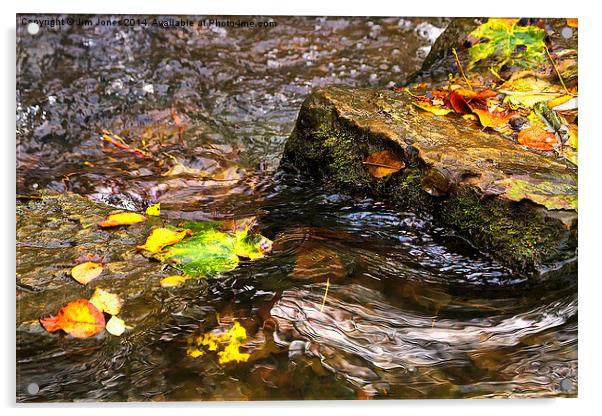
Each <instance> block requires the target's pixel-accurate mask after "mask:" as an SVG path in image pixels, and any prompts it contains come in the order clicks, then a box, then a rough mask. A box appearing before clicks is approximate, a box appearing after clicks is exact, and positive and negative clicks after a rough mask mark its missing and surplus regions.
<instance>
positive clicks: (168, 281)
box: [161, 275, 190, 287]
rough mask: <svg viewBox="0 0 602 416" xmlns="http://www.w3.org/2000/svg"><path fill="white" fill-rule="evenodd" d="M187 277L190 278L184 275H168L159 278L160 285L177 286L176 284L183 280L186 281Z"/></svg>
mask: <svg viewBox="0 0 602 416" xmlns="http://www.w3.org/2000/svg"><path fill="white" fill-rule="evenodd" d="M188 279H190V277H188V276H184V275H182V276H180V275H175V276H169V277H166V278H165V279H162V280H161V286H162V287H173V286H178V285H180V284H182V283H184V282H185V281H187V280H188Z"/></svg>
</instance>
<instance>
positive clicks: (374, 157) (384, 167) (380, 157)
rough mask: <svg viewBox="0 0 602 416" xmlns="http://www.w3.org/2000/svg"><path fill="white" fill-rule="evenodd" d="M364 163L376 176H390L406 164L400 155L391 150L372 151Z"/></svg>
mask: <svg viewBox="0 0 602 416" xmlns="http://www.w3.org/2000/svg"><path fill="white" fill-rule="evenodd" d="M363 164H364V165H365V166H366V168H367V169H368V172H370V174H371V175H372V176H374V177H375V178H382V177H384V176H389V175H391V174H393V173H395V172H399V171H400V170H401V169H403V168H405V166H406V164H405V163H404V161H403V160H402V159H401V158H400V157H399V156H397V155H396V154H395V153H393V152H391V151H389V150H383V151H382V152H376V153H372V154H371V155H370V156H368V158H367V159H366V160H365V161H364V162H363Z"/></svg>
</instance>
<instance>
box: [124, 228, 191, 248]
mask: <svg viewBox="0 0 602 416" xmlns="http://www.w3.org/2000/svg"><path fill="white" fill-rule="evenodd" d="M187 234H190V230H175V231H174V230H170V229H169V228H156V229H154V230H153V232H152V233H151V235H150V236H149V237H148V238H147V239H146V242H145V243H144V244H143V245H140V246H136V248H138V249H139V250H145V251H148V252H149V253H151V254H155V253H158V252H159V251H161V250H163V248H165V247H167V246H169V245H172V244H176V243H177V242H179V241H181V240H182V239H183V238H184V237H186V235H187Z"/></svg>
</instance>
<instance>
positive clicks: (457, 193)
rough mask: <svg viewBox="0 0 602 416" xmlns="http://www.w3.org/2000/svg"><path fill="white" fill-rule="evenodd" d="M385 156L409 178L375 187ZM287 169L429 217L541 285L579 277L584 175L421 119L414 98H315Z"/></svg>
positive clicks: (337, 92) (493, 138) (451, 123)
mask: <svg viewBox="0 0 602 416" xmlns="http://www.w3.org/2000/svg"><path fill="white" fill-rule="evenodd" d="M385 150H387V151H389V152H392V153H393V154H395V155H397V157H398V158H399V159H401V160H403V162H404V164H405V168H403V169H401V170H399V171H398V172H396V173H393V174H390V175H387V176H383V177H375V176H374V175H372V174H371V173H370V171H369V168H370V165H369V164H366V163H365V162H366V160H367V158H368V157H369V156H370V155H373V154H375V153H376V152H380V151H385ZM282 167H283V168H285V169H288V170H295V171H298V172H301V173H304V174H308V175H310V176H311V177H313V178H314V179H317V180H321V181H324V182H326V183H328V184H329V185H331V186H334V187H335V188H336V189H339V190H342V191H345V192H350V193H356V194H361V195H367V196H371V197H374V198H377V199H382V200H387V201H389V202H390V203H392V204H394V205H395V206H396V207H398V209H399V210H416V211H422V212H426V213H429V214H431V215H433V216H434V217H435V219H437V220H438V221H440V222H441V223H442V224H443V225H445V226H449V227H451V228H452V229H454V230H456V231H457V233H458V234H459V235H461V236H463V237H465V238H466V239H467V240H468V241H469V242H470V243H472V244H473V245H474V246H475V247H476V248H477V249H479V250H481V251H483V252H484V253H487V254H489V255H491V256H492V257H493V258H495V259H496V260H498V261H499V262H500V263H502V264H504V265H507V266H508V267H510V268H512V269H513V270H515V271H517V272H521V273H528V274H530V275H532V276H533V277H534V278H541V277H542V276H546V277H549V276H550V275H551V274H554V273H552V272H555V271H559V272H561V273H562V275H564V276H566V275H567V273H566V272H567V268H570V269H572V268H573V267H576V263H577V262H576V260H577V173H576V170H575V169H574V168H571V167H570V166H569V165H568V163H567V164H565V162H563V161H561V160H558V159H556V158H554V157H552V156H549V155H546V154H543V153H538V152H536V151H532V150H528V149H526V148H524V147H522V146H520V145H518V144H517V143H515V142H513V141H512V140H510V139H509V138H507V137H505V136H503V135H501V134H499V133H496V132H494V131H487V130H483V129H482V128H481V127H480V126H478V125H477V124H476V123H470V122H468V121H467V120H464V119H462V118H461V117H459V116H454V115H448V116H445V117H442V116H437V115H434V114H431V113H429V112H425V111H422V110H421V109H419V108H417V107H416V106H415V105H413V102H412V98H411V97H410V96H409V95H408V94H404V93H401V92H396V91H392V90H383V89H356V88H344V87H330V88H325V89H318V90H315V91H314V92H313V93H312V94H311V95H309V96H308V97H307V98H306V100H305V102H304V103H303V106H302V108H301V110H300V113H299V116H298V119H297V122H296V125H295V128H294V131H293V132H292V134H291V136H290V138H289V139H288V142H287V144H286V148H285V151H284V157H283V159H282ZM377 176H378V175H377ZM570 275H573V273H571V274H570Z"/></svg>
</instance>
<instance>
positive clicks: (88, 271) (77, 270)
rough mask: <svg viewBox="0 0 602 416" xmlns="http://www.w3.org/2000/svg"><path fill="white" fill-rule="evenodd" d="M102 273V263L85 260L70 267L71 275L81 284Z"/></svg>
mask: <svg viewBox="0 0 602 416" xmlns="http://www.w3.org/2000/svg"><path fill="white" fill-rule="evenodd" d="M101 273H102V264H100V263H94V262H92V261H87V262H85V263H82V264H78V265H77V266H75V267H74V268H73V269H71V276H72V277H73V278H74V279H75V280H77V281H78V282H79V283H81V284H82V285H85V284H87V283H88V282H90V281H92V280H94V279H96V278H97V277H98V276H100V274H101Z"/></svg>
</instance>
